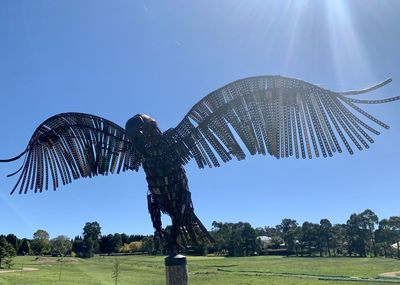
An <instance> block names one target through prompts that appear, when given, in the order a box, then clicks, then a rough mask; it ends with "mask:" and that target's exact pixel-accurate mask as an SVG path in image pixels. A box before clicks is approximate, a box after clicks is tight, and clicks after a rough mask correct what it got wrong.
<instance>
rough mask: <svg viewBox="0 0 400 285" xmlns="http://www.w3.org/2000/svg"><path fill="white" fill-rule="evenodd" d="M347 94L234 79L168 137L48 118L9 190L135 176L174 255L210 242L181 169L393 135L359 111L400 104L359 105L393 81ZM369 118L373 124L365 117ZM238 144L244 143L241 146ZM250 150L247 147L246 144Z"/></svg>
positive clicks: (89, 120)
mask: <svg viewBox="0 0 400 285" xmlns="http://www.w3.org/2000/svg"><path fill="white" fill-rule="evenodd" d="M390 81H391V79H388V80H386V81H384V82H382V83H380V84H378V85H375V86H373V87H370V88H367V89H364V90H359V91H347V92H333V91H330V90H327V89H324V88H321V87H319V86H316V85H313V84H310V83H308V82H305V81H302V80H298V79H293V78H286V77H281V76H257V77H250V78H245V79H241V80H237V81H234V82H232V83H230V84H228V85H226V86H224V87H222V88H220V89H218V90H216V91H214V92H212V93H210V94H208V95H207V96H206V97H204V98H203V99H202V100H200V101H199V102H198V103H197V104H196V105H194V106H193V107H192V109H191V110H190V111H189V113H188V114H187V115H186V116H185V117H184V118H183V120H182V121H181V122H180V123H179V124H178V125H177V126H176V127H175V128H171V129H168V130H167V131H165V132H162V131H161V130H160V129H159V128H158V126H157V122H156V120H155V119H153V118H151V117H149V116H147V115H144V114H138V115H135V116H134V117H133V118H131V119H129V120H128V122H127V123H126V126H125V128H122V127H120V126H118V125H117V124H115V123H113V122H111V121H109V120H106V119H103V118H101V117H98V116H94V115H89V114H82V113H62V114H58V115H55V116H53V117H51V118H49V119H47V120H46V121H44V122H43V123H42V124H41V125H40V126H39V127H38V128H37V129H36V131H35V132H34V134H33V136H32V138H31V139H30V141H29V143H28V145H27V147H26V149H25V150H24V151H23V152H22V153H21V154H20V155H18V156H17V157H14V158H11V159H7V160H0V162H9V161H14V160H17V159H19V158H21V157H22V156H25V160H24V163H23V165H22V167H21V168H20V169H19V170H18V171H16V172H15V173H12V174H10V175H9V176H12V175H15V174H17V173H19V172H20V176H19V178H18V180H17V183H16V185H15V187H14V188H13V189H12V191H11V193H14V192H15V191H18V192H19V193H27V191H28V190H29V189H31V190H34V192H42V190H43V189H45V190H48V189H49V187H50V185H49V184H52V188H53V189H54V190H56V188H58V187H59V185H60V184H61V183H62V184H68V183H71V182H72V181H73V180H74V179H78V178H81V177H93V176H96V175H99V174H101V175H107V174H109V173H114V172H116V173H119V172H120V171H127V170H135V171H138V169H139V168H140V166H142V167H143V169H144V172H145V173H146V179H147V182H148V196H147V200H148V209H149V212H150V216H151V220H152V223H153V227H154V229H155V236H159V237H160V238H164V230H163V228H162V225H161V213H164V214H168V215H169V216H170V217H171V220H172V227H171V233H170V235H169V236H168V238H166V239H167V240H166V243H167V249H168V250H169V252H170V253H176V252H177V250H178V244H179V243H180V242H187V243H196V241H198V240H199V239H201V240H206V241H207V240H208V241H212V237H211V236H210V235H209V233H208V232H207V230H206V228H205V227H204V226H203V224H202V223H201V222H200V220H199V219H198V218H197V216H196V215H195V214H194V210H193V204H192V200H191V193H190V191H189V187H188V180H187V177H186V174H185V170H184V167H183V166H184V165H185V164H186V163H187V162H188V161H190V160H191V159H192V158H194V159H195V160H196V162H197V165H198V166H199V167H200V168H204V167H205V166H209V167H213V166H220V163H221V162H227V161H229V160H231V159H232V158H233V157H235V158H236V159H238V160H242V159H244V158H245V157H246V154H245V151H244V150H243V149H244V148H247V150H248V152H249V153H250V154H252V155H254V154H263V155H265V154H267V153H268V154H270V155H272V156H274V157H276V158H284V157H289V156H295V157H296V158H300V157H301V158H307V157H308V158H313V157H319V156H321V155H322V156H323V157H327V156H333V154H335V153H340V152H342V151H343V150H347V151H348V152H349V153H350V154H353V151H354V149H359V150H362V149H364V148H365V149H367V148H369V145H370V144H371V143H373V142H374V140H373V138H372V135H379V131H378V130H377V129H375V128H374V127H372V126H370V125H369V124H367V121H368V120H369V121H372V122H373V123H375V124H377V125H379V126H380V127H383V128H385V129H388V128H389V126H388V125H386V124H385V123H383V122H381V121H380V120H378V119H377V118H375V117H373V116H372V115H370V114H369V113H367V112H366V111H364V110H363V109H361V108H360V107H359V106H357V104H378V103H386V102H391V101H395V100H399V99H400V96H397V97H392V98H388V99H382V100H360V99H353V98H352V97H351V96H352V95H358V94H361V93H365V92H369V91H372V90H375V89H377V88H379V87H382V86H384V85H386V84H387V83H389V82H390ZM366 119H368V120H366ZM239 139H240V140H239ZM243 146H244V147H243Z"/></svg>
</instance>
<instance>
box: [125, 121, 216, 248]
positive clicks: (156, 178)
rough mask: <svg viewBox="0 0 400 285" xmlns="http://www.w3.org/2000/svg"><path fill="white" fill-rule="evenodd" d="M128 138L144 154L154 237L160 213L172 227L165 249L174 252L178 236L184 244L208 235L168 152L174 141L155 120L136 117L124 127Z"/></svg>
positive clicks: (183, 175)
mask: <svg viewBox="0 0 400 285" xmlns="http://www.w3.org/2000/svg"><path fill="white" fill-rule="evenodd" d="M125 130H126V133H127V136H128V138H129V139H130V140H131V141H133V142H134V146H135V148H136V149H138V150H139V151H140V152H141V154H142V155H143V162H142V166H143V170H144V171H145V173H146V179H147V183H148V185H149V193H148V196H147V200H148V201H147V202H148V208H149V213H150V215H151V220H152V222H153V227H154V229H155V230H156V234H157V235H159V236H160V238H162V236H163V229H162V225H161V212H163V213H166V214H168V215H169V216H170V217H171V220H172V228H171V233H170V238H169V243H170V244H169V245H168V247H169V248H170V250H171V251H172V252H175V251H176V250H177V249H176V241H177V238H178V234H179V233H181V234H182V235H181V238H182V239H184V240H186V241H191V242H196V241H197V240H198V238H206V239H208V240H209V241H211V240H212V238H211V237H210V236H209V234H208V232H207V230H206V229H205V227H204V226H203V224H202V223H201V222H200V221H199V219H198V218H197V217H196V215H195V214H194V211H193V206H192V199H191V197H190V191H189V187H188V180H187V177H186V173H185V170H184V168H183V165H182V162H181V159H180V157H179V156H178V154H177V153H176V152H174V151H171V145H172V144H173V142H172V141H171V138H169V137H168V135H167V134H162V133H161V131H160V130H159V129H158V126H157V123H156V121H155V120H154V119H152V118H150V117H149V116H147V115H144V114H142V115H136V116H135V117H133V118H132V119H130V120H129V121H128V122H127V124H126V127H125Z"/></svg>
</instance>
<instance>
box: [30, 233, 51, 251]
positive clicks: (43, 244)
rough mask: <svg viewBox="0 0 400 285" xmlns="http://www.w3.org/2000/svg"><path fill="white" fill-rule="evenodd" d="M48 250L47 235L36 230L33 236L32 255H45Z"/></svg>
mask: <svg viewBox="0 0 400 285" xmlns="http://www.w3.org/2000/svg"><path fill="white" fill-rule="evenodd" d="M48 248H49V234H48V233H47V232H46V231H45V230H37V231H36V232H35V233H34V234H33V239H32V241H31V249H32V251H33V253H34V254H45V253H47V252H48Z"/></svg>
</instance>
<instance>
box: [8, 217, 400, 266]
mask: <svg viewBox="0 0 400 285" xmlns="http://www.w3.org/2000/svg"><path fill="white" fill-rule="evenodd" d="M168 231H169V227H167V228H166V231H165V232H166V234H168ZM210 233H211V235H212V236H213V238H214V239H215V243H214V244H212V245H211V244H207V243H202V242H199V243H198V244H197V245H192V246H188V247H186V248H185V249H184V252H185V253H186V254H196V255H205V254H207V253H214V254H217V255H223V256H225V255H226V256H249V255H259V254H280V255H296V256H360V257H366V256H385V257H396V258H400V244H399V243H400V216H392V217H390V218H387V219H382V220H379V219H378V216H377V215H376V214H375V213H374V212H373V211H371V210H369V209H367V210H365V211H363V212H362V213H358V214H357V213H354V214H352V215H351V216H350V217H349V219H348V220H347V222H346V223H345V224H334V225H332V223H331V222H330V221H329V220H328V219H321V220H320V222H319V223H312V222H307V221H306V222H304V223H303V224H301V225H300V224H299V223H298V222H297V221H296V220H294V219H289V218H285V219H283V220H282V222H281V223H280V224H279V225H276V226H275V227H269V226H266V227H258V228H253V227H252V226H251V225H250V224H249V223H246V222H238V223H223V222H216V221H214V222H213V223H212V229H211V231H210ZM129 253H147V254H165V252H164V251H163V247H162V244H161V241H160V240H157V239H154V238H153V236H151V235H147V236H144V235H127V234H125V233H114V234H107V235H102V234H101V226H100V224H99V223H98V222H88V223H86V224H85V225H84V227H83V231H82V235H79V236H76V237H74V238H73V239H70V238H68V237H67V236H64V235H60V236H57V237H55V238H53V239H50V237H49V234H48V232H47V231H45V230H43V229H39V230H37V231H36V232H35V233H34V234H33V236H32V239H26V238H23V239H19V238H18V237H17V236H15V235H14V234H8V235H0V267H2V266H3V265H4V266H5V267H10V266H11V265H12V258H13V257H14V256H15V255H17V254H18V255H28V254H33V255H52V256H67V255H69V256H78V257H84V258H89V257H92V256H93V255H94V254H129ZM4 266H3V267H4Z"/></svg>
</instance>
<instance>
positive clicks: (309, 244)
mask: <svg viewBox="0 0 400 285" xmlns="http://www.w3.org/2000/svg"><path fill="white" fill-rule="evenodd" d="M300 233H301V234H300V235H299V245H300V250H301V251H300V254H301V256H303V254H304V253H305V250H306V252H307V253H308V255H310V256H311V255H313V254H314V252H315V250H316V249H317V248H319V247H320V246H319V244H320V243H319V225H318V224H314V223H310V222H304V223H303V226H302V227H301V231H300Z"/></svg>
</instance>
